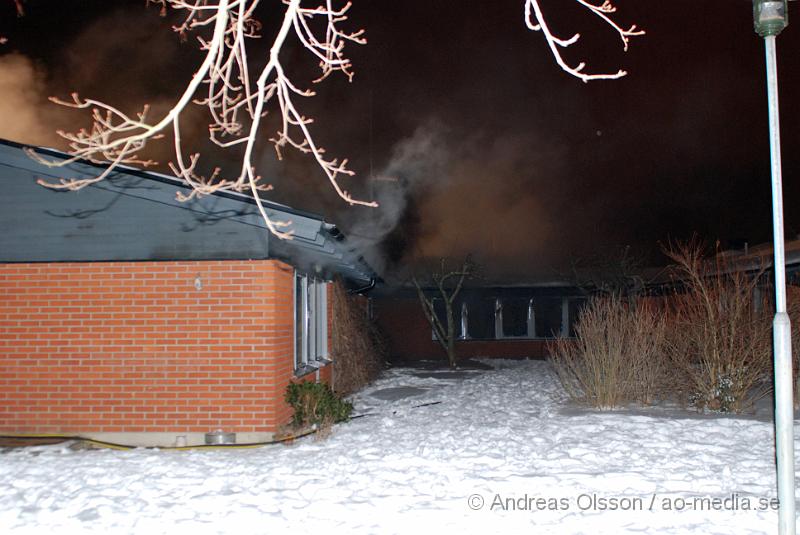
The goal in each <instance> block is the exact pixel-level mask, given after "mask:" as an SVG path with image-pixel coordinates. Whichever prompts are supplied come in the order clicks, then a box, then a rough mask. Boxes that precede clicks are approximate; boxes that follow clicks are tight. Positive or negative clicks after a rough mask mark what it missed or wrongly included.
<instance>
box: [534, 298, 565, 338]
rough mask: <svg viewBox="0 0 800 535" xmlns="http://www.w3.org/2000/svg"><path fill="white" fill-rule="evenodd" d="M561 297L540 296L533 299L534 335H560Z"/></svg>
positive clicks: (546, 336) (552, 336)
mask: <svg viewBox="0 0 800 535" xmlns="http://www.w3.org/2000/svg"><path fill="white" fill-rule="evenodd" d="M562 305H563V299H562V298H561V297H556V298H553V297H541V298H539V299H534V303H533V306H534V315H535V324H536V335H537V336H538V337H540V338H555V337H557V336H560V335H561V325H562V320H563V313H562Z"/></svg>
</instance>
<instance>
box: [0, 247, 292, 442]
mask: <svg viewBox="0 0 800 535" xmlns="http://www.w3.org/2000/svg"><path fill="white" fill-rule="evenodd" d="M292 276H293V272H292V268H291V267H289V266H287V265H285V264H283V263H281V262H278V261H274V260H260V261H219V262H216V261H214V262H114V263H104V262H102V263H64V264H5V265H0V355H1V357H0V358H2V360H1V361H0V432H3V431H4V432H30V433H44V432H61V433H67V432H155V431H160V432H172V431H183V432H207V431H213V430H215V429H218V428H221V429H224V430H226V431H237V432H273V431H275V430H276V427H277V426H278V425H280V424H282V423H284V422H286V421H287V420H288V419H289V417H290V414H291V410H290V409H289V407H287V406H286V405H285V403H284V402H283V394H284V389H285V386H286V384H287V383H288V382H289V381H290V380H291V378H292V375H293V343H294V338H293V327H292V324H293V304H292V300H293V294H292ZM196 277H199V278H200V281H201V283H202V288H201V289H199V290H198V289H196V288H195V278H196Z"/></svg>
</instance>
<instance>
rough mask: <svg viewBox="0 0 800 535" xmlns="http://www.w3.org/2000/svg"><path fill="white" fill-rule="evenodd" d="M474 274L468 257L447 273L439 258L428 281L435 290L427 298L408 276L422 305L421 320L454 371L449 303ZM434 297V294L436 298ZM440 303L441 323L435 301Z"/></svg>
mask: <svg viewBox="0 0 800 535" xmlns="http://www.w3.org/2000/svg"><path fill="white" fill-rule="evenodd" d="M474 274H475V264H473V262H472V260H471V259H470V257H469V256H467V258H465V259H464V262H463V263H462V264H461V266H460V267H459V268H458V269H454V270H448V268H447V265H446V261H445V260H444V259H442V261H441V264H440V266H439V271H438V272H434V273H432V274H431V275H430V280H431V282H432V283H433V285H434V287H435V292H436V293H434V295H432V296H429V295H427V294H426V293H425V291H424V290H423V288H422V286H421V285H420V283H419V281H418V280H417V278H416V277H412V281H413V282H414V287H415V288H416V289H417V296H418V297H419V301H420V303H421V304H422V310H423V312H424V313H425V318H426V319H427V320H428V323H430V324H431V328H433V332H434V334H435V335H436V340H437V341H438V342H439V344H440V345H441V346H442V349H444V350H445V353H446V354H447V362H448V363H449V364H450V367H451V368H455V367H456V364H457V363H458V360H457V355H456V338H457V337H458V333H457V329H456V320H455V317H454V316H453V303H454V302H455V300H456V298H457V297H458V294H459V293H460V292H461V288H462V287H463V286H464V281H465V280H466V279H467V278H469V277H472V276H473V275H474ZM437 294H438V295H437ZM437 300H441V301H442V303H443V305H444V323H442V319H441V318H439V316H438V315H437V314H436V306H435V305H436V301H437Z"/></svg>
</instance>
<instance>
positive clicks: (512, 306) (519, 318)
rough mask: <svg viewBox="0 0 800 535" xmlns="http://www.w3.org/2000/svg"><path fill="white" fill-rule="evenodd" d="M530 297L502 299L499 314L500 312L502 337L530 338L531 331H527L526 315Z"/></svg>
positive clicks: (528, 311)
mask: <svg viewBox="0 0 800 535" xmlns="http://www.w3.org/2000/svg"><path fill="white" fill-rule="evenodd" d="M529 302H530V299H521V298H514V299H503V300H502V302H501V305H500V306H501V309H500V314H502V326H503V329H502V331H503V338H530V337H532V336H533V333H529V332H528V315H529V314H530V310H529V307H528V303H529Z"/></svg>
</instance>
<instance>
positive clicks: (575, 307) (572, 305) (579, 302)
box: [569, 297, 586, 337]
mask: <svg viewBox="0 0 800 535" xmlns="http://www.w3.org/2000/svg"><path fill="white" fill-rule="evenodd" d="M585 306H586V298H584V297H577V298H575V299H570V300H569V335H570V336H572V337H574V336H575V322H576V321H578V316H579V315H580V313H581V310H583V307H585Z"/></svg>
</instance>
